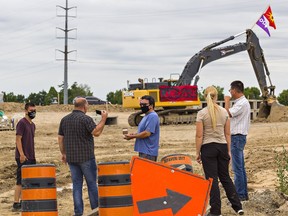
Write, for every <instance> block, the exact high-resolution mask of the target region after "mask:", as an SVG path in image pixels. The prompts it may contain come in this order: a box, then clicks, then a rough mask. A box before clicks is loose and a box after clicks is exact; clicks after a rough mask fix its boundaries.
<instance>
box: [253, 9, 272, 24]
mask: <svg viewBox="0 0 288 216" xmlns="http://www.w3.org/2000/svg"><path fill="white" fill-rule="evenodd" d="M269 6H270V5H268V6H267V8H266V9H265V10H264V12H263V13H262V14H261V15H260V16H259V18H258V19H257V21H256V22H255V23H254V24H253V25H252V27H251V29H252V28H254V26H255V25H256V23H257V22H258V20H259V19H260V18H261V16H263V14H264V13H265V12H266V11H267V9H268V8H269Z"/></svg>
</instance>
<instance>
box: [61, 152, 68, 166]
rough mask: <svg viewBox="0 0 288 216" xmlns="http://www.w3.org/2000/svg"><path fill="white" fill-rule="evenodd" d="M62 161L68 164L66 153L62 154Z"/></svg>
mask: <svg viewBox="0 0 288 216" xmlns="http://www.w3.org/2000/svg"><path fill="white" fill-rule="evenodd" d="M62 162H63V163H64V164H67V161H66V154H62Z"/></svg>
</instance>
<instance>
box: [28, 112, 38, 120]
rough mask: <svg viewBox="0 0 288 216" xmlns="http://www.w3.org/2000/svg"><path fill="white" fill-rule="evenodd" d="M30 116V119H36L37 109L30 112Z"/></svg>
mask: <svg viewBox="0 0 288 216" xmlns="http://www.w3.org/2000/svg"><path fill="white" fill-rule="evenodd" d="M28 116H29V118H30V119H34V118H35V116H36V111H32V112H28Z"/></svg>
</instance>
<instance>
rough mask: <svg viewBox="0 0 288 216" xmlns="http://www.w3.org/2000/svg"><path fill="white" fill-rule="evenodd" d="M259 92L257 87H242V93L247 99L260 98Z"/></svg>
mask: <svg viewBox="0 0 288 216" xmlns="http://www.w3.org/2000/svg"><path fill="white" fill-rule="evenodd" d="M260 94H261V93H260V90H259V89H258V88H257V87H247V88H245V89H244V95H245V97H246V98H247V99H255V100H259V99H261V97H260Z"/></svg>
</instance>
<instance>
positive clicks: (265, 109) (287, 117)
mask: <svg viewBox="0 0 288 216" xmlns="http://www.w3.org/2000/svg"><path fill="white" fill-rule="evenodd" d="M257 117H258V118H265V119H267V121H269V122H287V121H288V107H287V106H284V105H282V104H279V103H278V102H277V101H274V102H272V103H267V102H262V103H261V104H260V108H259V112H258V116H257Z"/></svg>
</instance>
